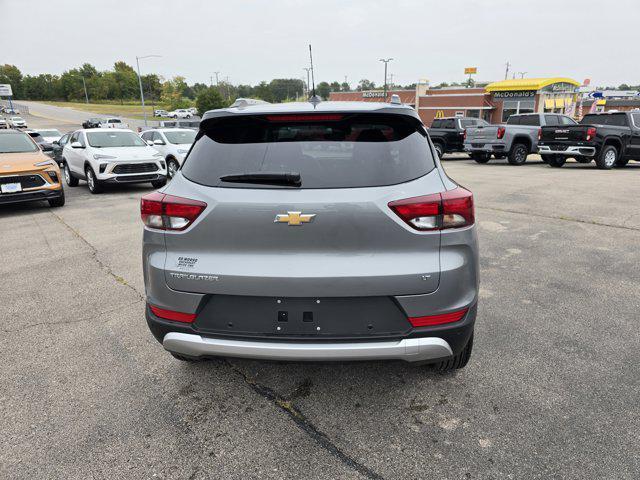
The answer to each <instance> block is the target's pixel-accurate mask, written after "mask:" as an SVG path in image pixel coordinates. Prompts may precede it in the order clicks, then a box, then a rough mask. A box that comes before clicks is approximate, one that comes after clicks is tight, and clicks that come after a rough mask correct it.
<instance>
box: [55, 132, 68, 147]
mask: <svg viewBox="0 0 640 480" xmlns="http://www.w3.org/2000/svg"><path fill="white" fill-rule="evenodd" d="M67 140H69V134H68V133H67V134H66V135H63V136H62V137H60V140H59V141H58V143H59V144H60V146H61V147H64V146H65V144H66V143H67Z"/></svg>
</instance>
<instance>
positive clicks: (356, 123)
mask: <svg viewBox="0 0 640 480" xmlns="http://www.w3.org/2000/svg"><path fill="white" fill-rule="evenodd" d="M267 118H268V117H244V118H231V119H229V118H223V119H212V120H210V121H208V122H206V123H205V125H204V131H203V132H202V133H200V134H199V135H198V138H197V139H196V141H195V143H194V146H193V148H192V150H191V153H190V154H189V158H188V159H187V161H186V162H185V164H184V165H183V167H182V172H183V175H184V176H185V177H186V178H188V179H190V180H192V181H194V182H197V183H200V184H204V185H209V186H221V187H230V188H291V187H282V186H270V185H266V186H264V185H260V186H256V185H255V184H242V183H229V182H222V181H221V180H220V177H222V176H225V175H235V174H242V173H256V172H270V173H299V174H300V176H301V178H302V188H347V187H368V186H381V185H394V184H398V183H403V182H407V181H409V180H413V179H415V178H418V177H421V176H423V175H425V174H427V173H428V172H430V171H431V170H432V169H433V168H434V161H433V157H432V156H431V151H430V149H429V145H428V143H427V138H426V132H425V130H424V128H423V127H422V125H421V124H420V123H419V122H418V121H417V120H416V119H414V118H412V117H406V116H404V115H402V116H400V115H368V114H351V115H346V116H342V115H338V116H337V118H336V119H332V120H328V119H324V118H323V119H318V120H313V121H304V122H301V121H300V120H299V119H291V120H290V121H286V122H281V121H276V120H274V119H277V118H278V117H277V116H273V117H272V118H271V120H272V121H269V120H267Z"/></svg>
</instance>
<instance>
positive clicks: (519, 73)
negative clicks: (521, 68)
mask: <svg viewBox="0 0 640 480" xmlns="http://www.w3.org/2000/svg"><path fill="white" fill-rule="evenodd" d="M527 73H529V72H518V75H520V78H524V76H525V75H526V74H527Z"/></svg>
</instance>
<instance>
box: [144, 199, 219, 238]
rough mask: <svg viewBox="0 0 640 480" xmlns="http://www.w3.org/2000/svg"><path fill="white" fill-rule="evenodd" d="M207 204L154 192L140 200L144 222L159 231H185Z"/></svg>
mask: <svg viewBox="0 0 640 480" xmlns="http://www.w3.org/2000/svg"><path fill="white" fill-rule="evenodd" d="M205 208H207V204H206V203H204V202H200V201H199V200H191V199H189V198H182V197H176V196H174V195H166V194H164V193H160V192H153V193H150V194H148V195H145V196H144V197H142V200H140V216H141V217H142V222H143V223H144V224H145V225H146V226H147V227H150V228H157V229H159V230H184V229H185V228H187V227H188V226H189V225H191V224H192V223H193V221H194V220H195V219H196V218H198V216H199V215H200V214H201V213H202V211H203V210H204V209H205Z"/></svg>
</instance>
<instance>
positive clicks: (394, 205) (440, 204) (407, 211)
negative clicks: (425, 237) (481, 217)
mask: <svg viewBox="0 0 640 480" xmlns="http://www.w3.org/2000/svg"><path fill="white" fill-rule="evenodd" d="M389 208H391V210H393V211H394V212H395V213H396V214H397V215H398V216H399V217H400V218H402V220H404V221H405V222H406V223H407V224H408V225H410V226H411V227H413V228H415V229H416V230H422V231H426V230H443V229H446V228H462V227H468V226H470V225H473V224H474V222H475V216H474V211H473V194H472V193H471V192H470V191H468V190H466V189H464V188H462V187H458V188H456V189H454V190H449V191H448V192H442V193H434V194H432V195H425V196H422V197H413V198H406V199H404V200H396V201H394V202H390V203H389Z"/></svg>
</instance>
